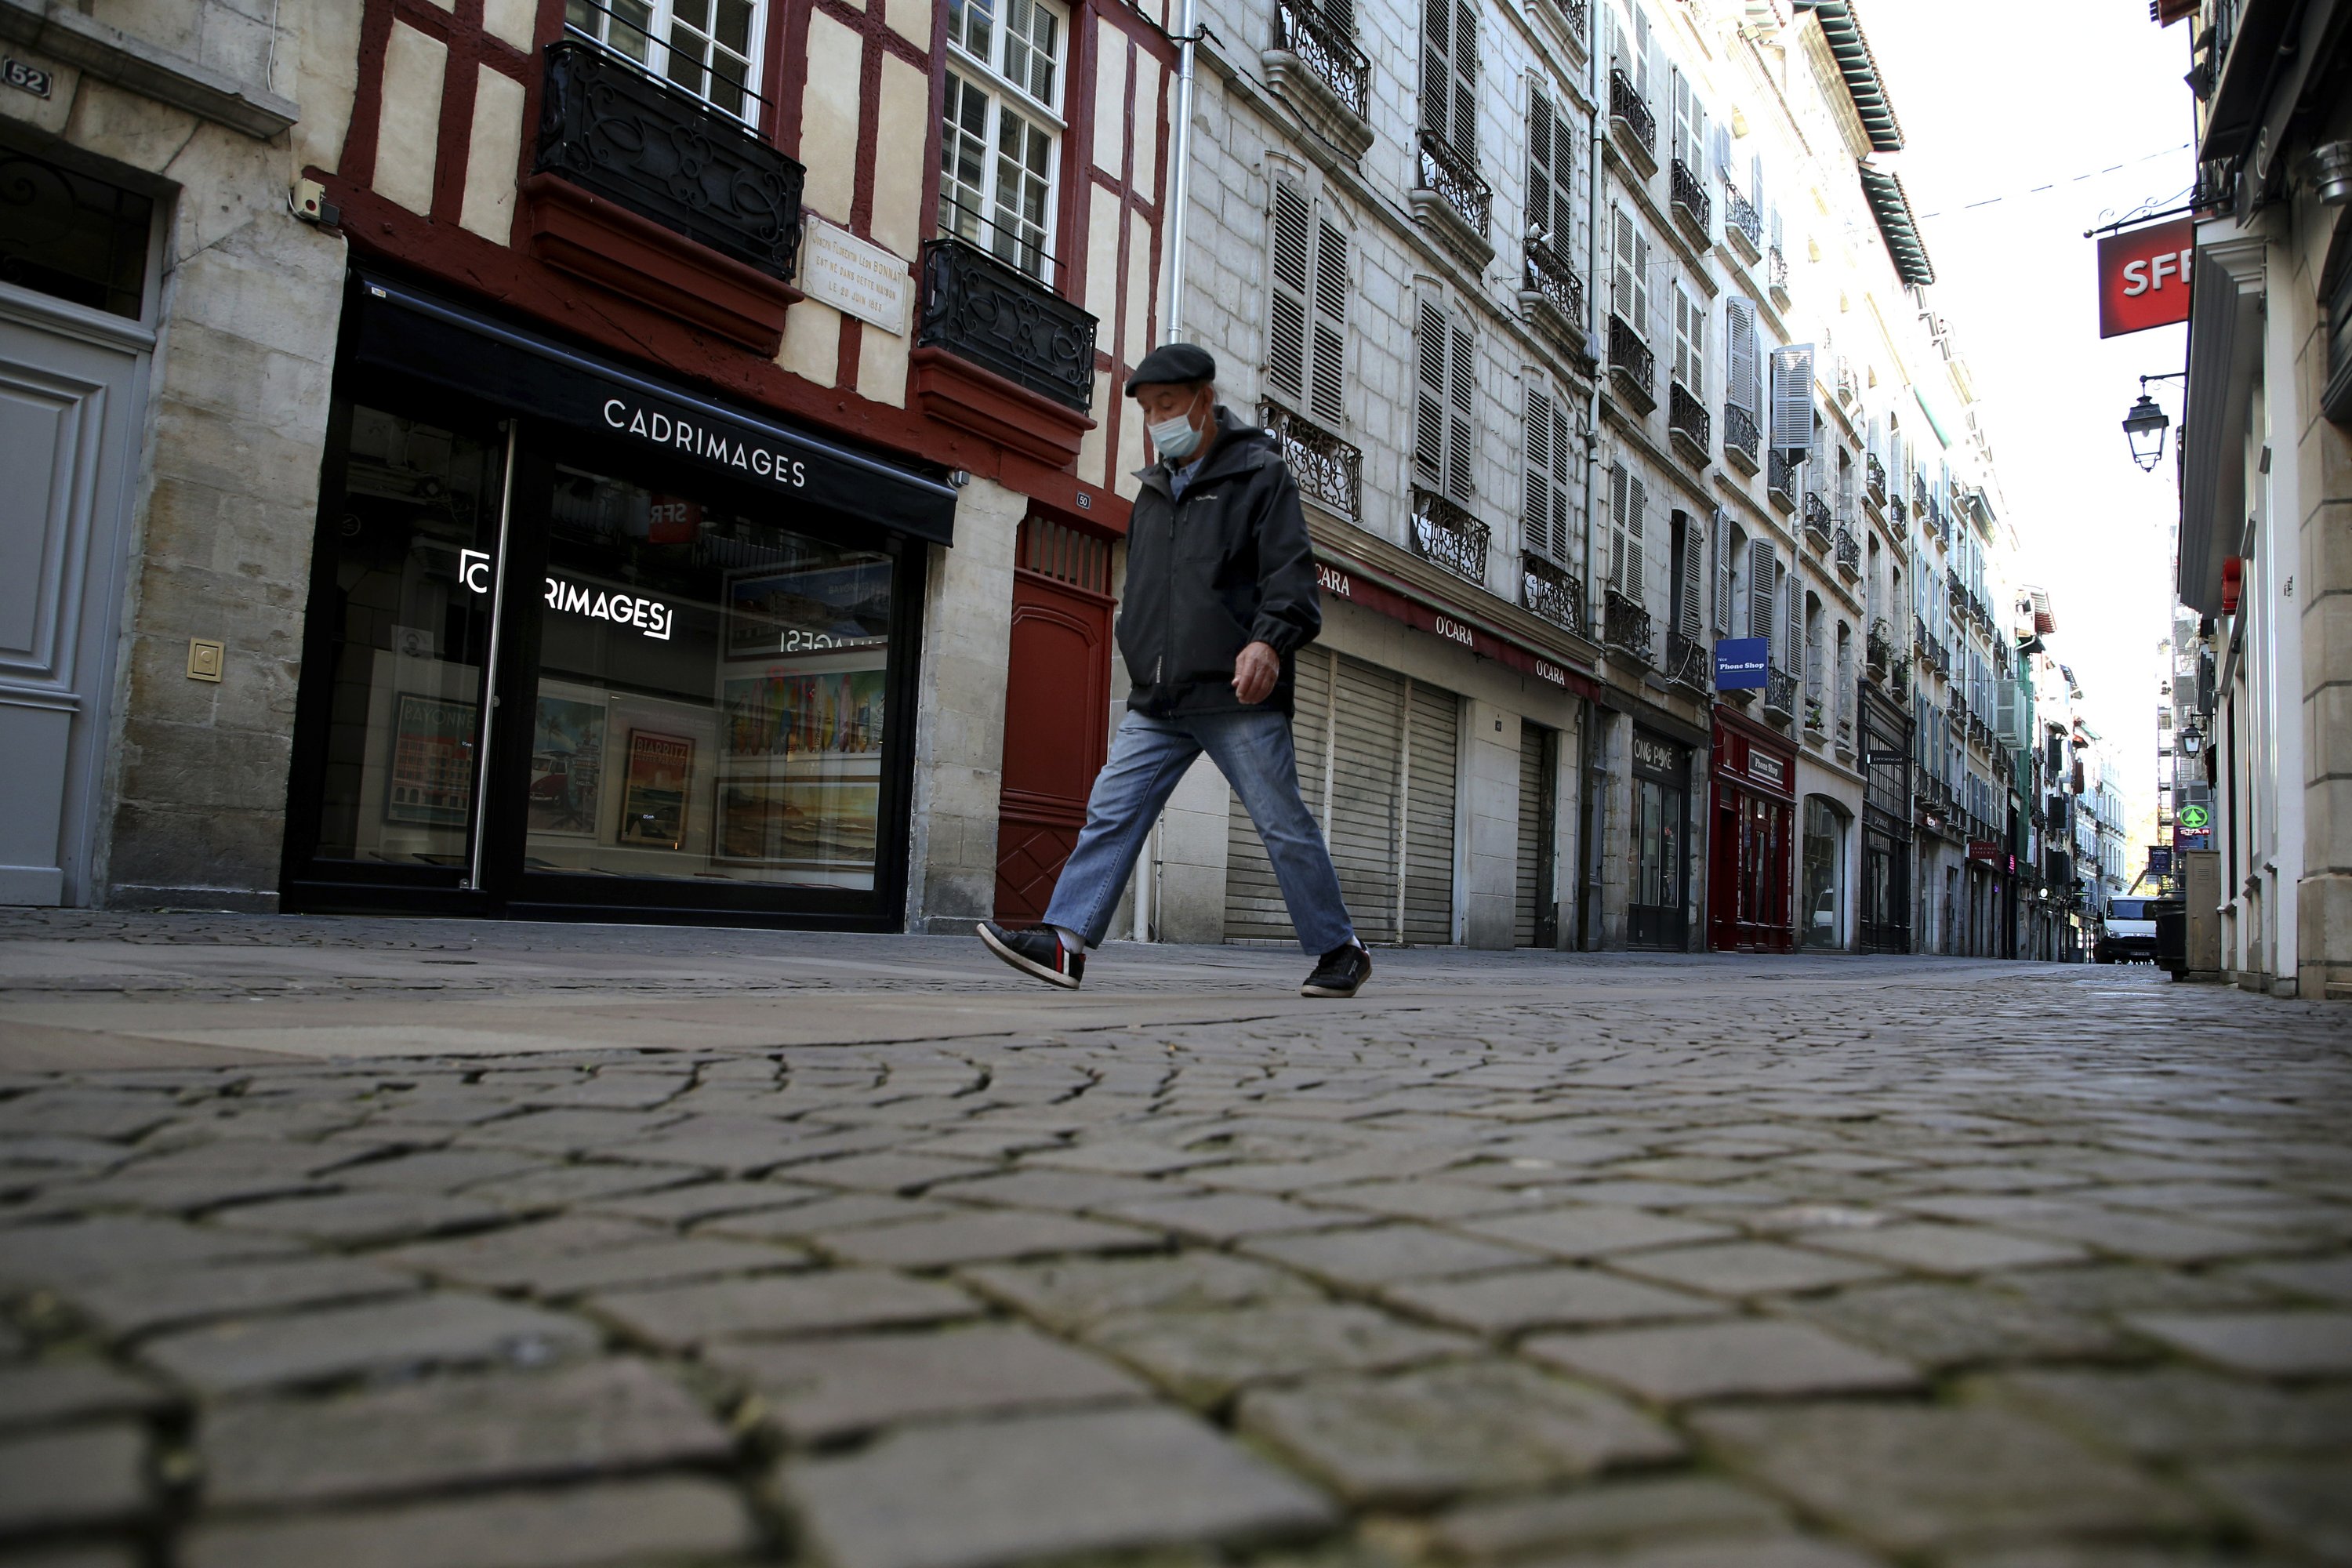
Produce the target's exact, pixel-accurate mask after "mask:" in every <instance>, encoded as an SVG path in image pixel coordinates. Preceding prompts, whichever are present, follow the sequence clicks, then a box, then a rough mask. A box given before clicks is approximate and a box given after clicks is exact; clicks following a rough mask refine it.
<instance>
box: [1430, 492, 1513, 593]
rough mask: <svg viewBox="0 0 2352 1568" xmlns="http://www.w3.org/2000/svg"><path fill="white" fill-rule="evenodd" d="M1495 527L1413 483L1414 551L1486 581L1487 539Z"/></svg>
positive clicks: (1477, 580) (1453, 570)
mask: <svg viewBox="0 0 2352 1568" xmlns="http://www.w3.org/2000/svg"><path fill="white" fill-rule="evenodd" d="M1492 536H1493V531H1492V530H1491V529H1489V528H1488V527H1487V526H1486V524H1485V523H1483V522H1480V521H1478V520H1477V519H1476V518H1475V517H1472V516H1471V515H1470V514H1469V513H1468V512H1466V511H1465V510H1462V508H1460V507H1458V506H1456V505H1454V502H1452V501H1450V500H1446V499H1445V498H1444V496H1442V495H1438V494H1437V493H1435V492H1434V491H1432V490H1425V489H1422V488H1421V487H1420V486H1418V485H1416V486H1414V487H1413V491H1412V552H1413V553H1414V554H1415V555H1418V556H1420V557H1421V558H1422V559H1423V561H1426V562H1428V563H1431V564H1432V565H1433V566H1442V567H1444V569H1445V570H1446V571H1448V572H1451V573H1453V574H1454V575H1455V576H1456V577H1459V578H1461V579H1463V581H1465V582H1468V583H1476V584H1482V585H1483V584H1485V583H1486V542H1487V541H1488V539H1490V538H1491V537H1492Z"/></svg>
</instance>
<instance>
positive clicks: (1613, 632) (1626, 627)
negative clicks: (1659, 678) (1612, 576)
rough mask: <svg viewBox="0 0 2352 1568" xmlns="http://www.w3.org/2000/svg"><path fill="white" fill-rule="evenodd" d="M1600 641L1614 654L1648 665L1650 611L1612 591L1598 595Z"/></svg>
mask: <svg viewBox="0 0 2352 1568" xmlns="http://www.w3.org/2000/svg"><path fill="white" fill-rule="evenodd" d="M1601 643H1602V645H1603V646H1604V647H1608V648H1610V649H1612V651H1614V652H1617V653H1622V654H1626V655H1629V656H1631V657H1632V658H1637V659H1639V660H1641V661H1642V662H1643V664H1647V663H1649V662H1650V659H1651V657H1652V656H1651V653H1650V612H1649V611H1647V610H1645V609H1643V608H1642V606H1641V605H1637V604H1635V603H1634V602H1633V600H1631V599H1629V598H1627V597H1626V596H1625V595H1622V594H1621V593H1619V592H1618V591H1617V590H1616V589H1614V588H1612V589H1610V590H1609V591H1608V593H1607V594H1605V595H1602V596H1601Z"/></svg>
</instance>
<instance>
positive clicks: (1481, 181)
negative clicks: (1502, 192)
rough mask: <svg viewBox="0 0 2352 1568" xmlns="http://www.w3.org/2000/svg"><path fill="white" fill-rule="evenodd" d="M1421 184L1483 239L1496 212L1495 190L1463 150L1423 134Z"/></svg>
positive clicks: (1427, 133)
mask: <svg viewBox="0 0 2352 1568" xmlns="http://www.w3.org/2000/svg"><path fill="white" fill-rule="evenodd" d="M1421 183H1422V186H1423V188H1424V189H1426V190H1432V191H1435V192H1436V193H1437V194H1438V195H1440V196H1443V197H1444V199H1445V205H1447V206H1450V207H1452V208H1453V209H1454V211H1455V212H1457V213H1459V214H1460V215H1461V216H1462V221H1463V222H1464V223H1466V224H1468V225H1469V226H1471V227H1472V228H1473V229H1475V230H1476V231H1477V232H1478V233H1479V234H1481V235H1484V234H1485V233H1486V226H1487V221H1488V219H1489V218H1490V217H1491V216H1493V213H1494V209H1495V191H1494V187H1493V186H1491V185H1489V184H1486V180H1485V178H1484V177H1483V176H1481V175H1480V174H1479V173H1478V166H1477V165H1476V164H1475V163H1472V162H1471V161H1470V160H1469V159H1468V158H1465V157H1464V156H1463V155H1462V151H1461V149H1460V148H1458V147H1456V146H1454V143H1453V142H1448V141H1446V140H1444V138H1443V137H1440V136H1438V135H1437V134H1436V133H1435V132H1428V131H1424V132H1422V133H1421Z"/></svg>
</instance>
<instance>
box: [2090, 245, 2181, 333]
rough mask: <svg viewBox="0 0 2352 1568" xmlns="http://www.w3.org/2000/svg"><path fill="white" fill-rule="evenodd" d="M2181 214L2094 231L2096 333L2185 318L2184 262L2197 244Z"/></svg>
mask: <svg viewBox="0 0 2352 1568" xmlns="http://www.w3.org/2000/svg"><path fill="white" fill-rule="evenodd" d="M2196 246H2197V238H2196V232H2195V228H2194V226H2192V225H2191V223H2190V222H2189V219H2187V218H2185V217H2179V218H2168V219H2167V220H2166V221H2164V222H2162V223H2151V224H2143V225H2141V226H2139V227H2137V228H2127V229H2126V230H2124V231H2123V232H2122V233H2121V234H2108V235H2102V236H2100V237H2099V336H2101V337H2103V338H2113V337H2120V336H2122V335H2123V334H2124V333H2126V332H2144V331H2147V330H2148V329H2149V328H2150V327H2168V326H2170V325H2172V324H2173V323H2174V322H2176V321H2187V320H2188V319H2189V254H2190V252H2191V251H2193V250H2194V249H2195V248H2196Z"/></svg>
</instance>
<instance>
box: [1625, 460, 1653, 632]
mask: <svg viewBox="0 0 2352 1568" xmlns="http://www.w3.org/2000/svg"><path fill="white" fill-rule="evenodd" d="M1626 489H1628V491H1629V492H1630V494H1629V495H1628V496H1627V498H1626V502H1625V581H1626V583H1627V584H1628V586H1627V587H1626V588H1625V590H1624V594H1625V596H1626V597H1627V598H1629V599H1631V600H1633V602H1634V603H1635V604H1637V605H1638V604H1640V603H1641V602H1642V600H1643V585H1644V584H1646V583H1647V582H1648V581H1649V578H1648V576H1647V574H1645V573H1644V571H1643V563H1642V514H1643V512H1644V511H1645V510H1648V508H1649V503H1650V497H1649V491H1648V490H1646V489H1643V485H1642V481H1641V480H1640V479H1634V480H1632V481H1631V482H1630V483H1629V484H1628V485H1627V487H1626Z"/></svg>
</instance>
